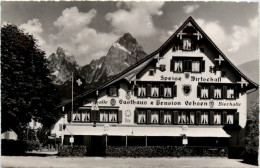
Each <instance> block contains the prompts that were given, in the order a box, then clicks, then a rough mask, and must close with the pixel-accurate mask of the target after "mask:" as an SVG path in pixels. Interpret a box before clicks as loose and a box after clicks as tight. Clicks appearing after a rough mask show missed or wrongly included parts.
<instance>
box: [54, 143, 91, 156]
mask: <svg viewBox="0 0 260 168" xmlns="http://www.w3.org/2000/svg"><path fill="white" fill-rule="evenodd" d="M86 154H87V147H86V146H84V145H74V146H67V145H65V146H63V147H62V148H61V149H60V150H59V152H58V155H59V156H65V157H69V156H86Z"/></svg>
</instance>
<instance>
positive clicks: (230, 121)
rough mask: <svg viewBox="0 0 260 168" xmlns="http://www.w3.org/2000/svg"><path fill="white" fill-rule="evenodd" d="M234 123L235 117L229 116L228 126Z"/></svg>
mask: <svg viewBox="0 0 260 168" xmlns="http://www.w3.org/2000/svg"><path fill="white" fill-rule="evenodd" d="M233 122H234V116H233V115H232V114H228V115H227V123H228V124H233Z"/></svg>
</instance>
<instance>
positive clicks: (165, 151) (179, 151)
mask: <svg viewBox="0 0 260 168" xmlns="http://www.w3.org/2000/svg"><path fill="white" fill-rule="evenodd" d="M227 154H228V150H227V149H224V148H220V149H213V150H211V149H210V148H207V147H184V146H108V147H107V148H106V155H107V156H111V157H122V156H124V157H125V156H126V157H163V156H170V157H181V156H184V157H188V156H214V157H215V156H217V157H218V156H221V157H223V156H227Z"/></svg>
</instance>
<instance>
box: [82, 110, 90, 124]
mask: <svg viewBox="0 0 260 168" xmlns="http://www.w3.org/2000/svg"><path fill="white" fill-rule="evenodd" d="M81 121H83V122H90V111H82V119H81Z"/></svg>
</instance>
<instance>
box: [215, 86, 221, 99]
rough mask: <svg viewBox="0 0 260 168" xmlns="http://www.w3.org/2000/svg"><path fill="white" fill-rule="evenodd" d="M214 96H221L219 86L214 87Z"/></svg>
mask: <svg viewBox="0 0 260 168" xmlns="http://www.w3.org/2000/svg"><path fill="white" fill-rule="evenodd" d="M214 98H221V89H220V88H219V87H215V89H214Z"/></svg>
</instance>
